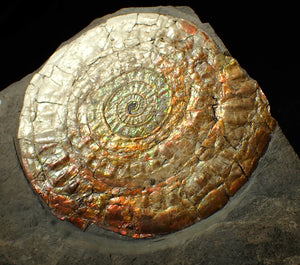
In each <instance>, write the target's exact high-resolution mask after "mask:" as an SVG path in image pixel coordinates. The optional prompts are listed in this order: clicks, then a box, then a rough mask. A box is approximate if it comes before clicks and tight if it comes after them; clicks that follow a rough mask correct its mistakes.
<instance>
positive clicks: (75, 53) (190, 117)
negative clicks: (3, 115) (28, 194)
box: [18, 13, 275, 238]
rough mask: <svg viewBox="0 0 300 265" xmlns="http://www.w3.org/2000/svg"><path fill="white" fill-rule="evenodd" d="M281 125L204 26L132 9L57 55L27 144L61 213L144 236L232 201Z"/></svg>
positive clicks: (29, 99)
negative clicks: (276, 124)
mask: <svg viewBox="0 0 300 265" xmlns="http://www.w3.org/2000/svg"><path fill="white" fill-rule="evenodd" d="M274 126H275V120H274V119H273V118H272V117H271V115H270V111H269V104H268V101H267V99H266V97H265V95H264V94H263V92H262V90H261V88H260V87H259V86H258V84H257V82H256V81H255V80H253V79H251V78H250V77H249V76H248V75H247V73H246V72H245V71H244V70H243V69H242V68H241V67H240V65H239V64H238V62H237V61H236V60H235V59H234V58H232V57H231V56H228V55H225V54H224V53H222V52H221V51H219V49H218V47H217V45H216V43H215V42H214V40H213V39H212V38H211V37H210V36H209V35H208V34H207V33H206V32H204V31H203V30H202V29H201V28H199V27H198V26H197V25H195V24H193V23H192V22H190V21H187V20H185V19H182V18H175V17H172V16H169V15H161V14H155V13H130V14H126V15H121V16H116V17H112V18H110V19H108V20H107V21H106V22H104V23H102V24H100V25H97V26H95V27H93V28H91V29H89V30H87V31H85V32H84V33H83V34H81V35H80V36H78V37H77V38H75V39H73V40H72V41H71V42H69V43H67V44H65V45H64V46H62V47H61V48H59V49H58V50H57V51H56V52H55V53H54V54H53V55H52V56H51V57H50V58H49V60H48V61H47V62H46V63H45V65H44V66H43V67H42V68H41V70H40V71H39V72H37V73H36V74H35V75H34V76H33V78H32V80H31V82H30V84H29V85H28V87H27V91H26V94H25V98H24V105H23V109H22V112H21V115H20V125H19V132H18V139H19V144H20V149H21V156H22V162H23V166H24V169H25V172H26V175H27V178H28V180H29V181H30V183H31V185H32V187H33V188H34V189H35V190H36V191H37V193H38V194H40V196H41V197H42V198H43V199H44V200H45V202H46V203H47V204H48V205H49V207H50V209H51V210H52V212H53V214H54V215H56V216H57V217H58V218H60V219H62V220H68V221H70V222H72V223H73V224H75V225H77V226H79V227H80V228H82V229H85V228H86V227H87V226H88V225H89V224H90V223H94V224H97V225H98V226H100V227H103V228H105V229H108V230H112V231H114V232H118V233H120V234H122V235H127V236H130V237H133V238H142V237H151V236H154V235H157V234H166V233H170V232H174V231H177V230H180V229H182V228H184V227H187V226H189V225H191V224H193V223H195V222H196V221H197V220H201V219H203V218H206V217H208V216H209V215H211V214H212V213H214V212H215V211H217V210H219V209H220V208H222V207H223V206H224V205H225V204H226V202H227V201H228V198H229V197H230V196H232V195H234V194H235V192H236V191H237V190H238V189H239V188H240V187H241V186H242V185H243V184H244V183H245V182H246V181H247V179H248V178H249V177H250V175H251V173H252V171H253V170H254V169H255V167H256V165H257V162H258V160H259V158H260V156H261V155H262V154H263V152H264V150H265V148H266V146H267V144H268V141H269V139H270V135H271V132H272V130H273V129H274Z"/></svg>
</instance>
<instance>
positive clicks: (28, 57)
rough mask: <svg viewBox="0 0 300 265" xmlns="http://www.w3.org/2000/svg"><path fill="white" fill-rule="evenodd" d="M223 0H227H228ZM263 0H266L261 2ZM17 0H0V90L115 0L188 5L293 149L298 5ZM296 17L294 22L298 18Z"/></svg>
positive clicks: (114, 6)
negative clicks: (261, 95)
mask: <svg viewBox="0 0 300 265" xmlns="http://www.w3.org/2000/svg"><path fill="white" fill-rule="evenodd" d="M227 2H228V1H227ZM267 3H268V2H267ZM269 3H272V4H266V2H263V1H260V2H258V3H256V2H254V1H251V2H250V1H237V2H234V1H231V2H228V3H226V2H225V1H220V2H217V1H208V0H206V1H154V0H152V1H145V0H144V1H121V2H116V1H101V0H98V1H88V0H85V1H59V0H53V1H17V0H11V1H7V2H5V1H4V2H3V1H2V2H1V4H0V29H1V33H0V40H1V41H0V45H1V46H0V48H1V50H0V51H1V57H0V58H1V69H2V70H1V75H0V76H1V78H0V90H2V89H4V88H5V87H6V86H8V85H9V84H11V83H13V82H15V81H18V80H19V79H21V78H22V77H24V76H25V75H27V74H29V73H31V72H33V71H34V70H36V69H37V68H38V67H40V66H41V65H42V64H43V63H44V62H45V61H46V60H47V59H48V58H49V56H50V55H51V54H52V53H53V52H54V51H55V50H56V48H57V47H58V46H59V45H60V44H61V43H62V42H63V41H65V40H67V39H68V38H70V37H72V36H73V35H74V34H75V33H77V32H78V31H80V30H81V29H83V28H84V27H85V26H87V25H88V24H89V23H90V22H91V21H92V20H93V19H95V18H97V17H101V16H103V15H106V14H108V13H113V12H115V11H117V10H118V9H120V8H122V7H133V6H157V5H174V6H176V5H187V6H190V7H192V8H193V9H194V11H195V12H196V14H197V15H198V16H199V17H200V19H201V21H202V22H209V23H210V24H211V25H212V27H213V28H214V30H215V31H216V33H217V34H218V35H219V37H220V38H221V39H222V41H223V42H224V44H225V45H226V47H227V48H228V49H229V51H230V52H231V54H232V56H233V57H235V58H236V59H237V60H238V61H239V63H240V64H241V66H242V67H243V68H245V69H246V70H247V72H248V73H249V74H250V76H251V77H253V78H254V79H256V80H257V81H258V83H259V84H260V86H261V87H262V89H263V91H264V92H265V94H266V96H267V98H268V100H269V102H270V105H271V111H272V115H273V116H274V117H275V118H276V119H277V120H278V121H279V124H280V126H281V128H282V129H283V131H284V133H285V135H286V136H287V138H288V140H289V141H290V143H291V144H292V146H293V147H294V149H295V150H296V152H297V153H298V155H299V154H300V143H299V137H298V128H299V125H298V124H299V121H300V119H299V110H298V106H299V104H300V97H299V96H298V94H299V93H298V90H299V89H300V87H299V78H300V74H299V66H298V64H299V59H298V58H297V57H299V56H298V53H299V47H298V46H299V36H298V35H297V33H298V32H299V30H298V26H297V25H298V24H299V22H298V21H297V19H298V15H297V14H296V12H297V10H298V6H297V5H296V4H297V2H296V1H294V3H295V4H294V5H292V4H290V3H288V2H287V1H270V2H269ZM297 23H298V24H297Z"/></svg>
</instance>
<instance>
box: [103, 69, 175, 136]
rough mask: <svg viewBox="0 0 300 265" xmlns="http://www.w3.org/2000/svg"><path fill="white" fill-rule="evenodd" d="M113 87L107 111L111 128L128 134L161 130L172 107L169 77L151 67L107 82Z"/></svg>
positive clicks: (119, 132)
mask: <svg viewBox="0 0 300 265" xmlns="http://www.w3.org/2000/svg"><path fill="white" fill-rule="evenodd" d="M106 89H107V90H110V91H111V94H110V95H108V97H107V100H106V101H105V102H104V108H103V115H104V119H105V122H106V124H107V125H108V127H109V129H110V130H111V131H112V132H113V133H115V134H118V135H119V136H122V137H125V138H139V137H147V136H148V135H150V134H152V133H154V132H155V131H157V130H159V128H160V127H161V125H162V124H163V122H164V121H165V120H166V118H167V116H168V114H169V113H170V108H171V96H172V93H171V90H170V88H169V86H168V84H167V82H166V79H165V78H164V77H163V76H161V75H159V74H157V73H155V72H154V71H152V70H148V69H139V70H138V71H135V72H129V73H126V74H124V75H121V76H119V77H118V78H116V79H115V80H114V81H113V82H111V85H110V84H107V86H106Z"/></svg>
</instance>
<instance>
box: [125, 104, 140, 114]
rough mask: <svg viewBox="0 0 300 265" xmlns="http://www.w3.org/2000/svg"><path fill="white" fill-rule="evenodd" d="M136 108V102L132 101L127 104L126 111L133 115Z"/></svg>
mask: <svg viewBox="0 0 300 265" xmlns="http://www.w3.org/2000/svg"><path fill="white" fill-rule="evenodd" d="M137 109H138V102H136V101H132V102H130V103H129V104H128V105H127V112H128V114H130V115H134V111H135V110H137Z"/></svg>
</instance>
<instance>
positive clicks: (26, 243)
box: [0, 7, 300, 264]
mask: <svg viewBox="0 0 300 265" xmlns="http://www.w3.org/2000/svg"><path fill="white" fill-rule="evenodd" d="M132 11H134V12H136V11H137V9H122V10H120V11H118V12H117V13H116V15H119V14H122V13H129V12H132ZM139 11H140V12H144V11H148V12H149V11H152V12H158V13H162V14H170V15H173V16H178V17H184V18H186V19H189V20H191V21H193V22H194V23H196V24H198V25H200V24H199V23H201V22H200V20H199V19H198V18H197V16H196V15H195V14H194V12H193V11H192V10H191V9H190V8H188V7H177V8H174V7H155V8H150V9H145V8H143V9H139ZM108 17H109V16H105V17H104V18H101V19H98V20H96V21H94V22H93V23H92V24H91V25H90V27H91V26H93V24H94V23H97V24H98V23H100V22H101V23H102V21H103V19H104V20H105V19H107V18H108ZM203 25H204V26H205V27H207V28H206V30H207V31H208V32H209V34H211V35H213V36H214V38H215V41H216V42H217V43H218V45H219V47H220V48H221V49H222V50H223V51H224V52H226V51H227V50H226V48H225V47H224V45H223V44H222V42H221V41H220V40H219V39H218V38H217V36H216V35H215V33H213V30H212V29H211V28H210V27H209V25H208V24H206V23H205V24H202V27H203ZM79 34H81V33H79ZM62 45H63V44H62ZM32 75H33V74H30V75H28V76H26V77H24V78H23V79H22V80H20V81H19V82H16V83H14V84H12V85H11V86H9V87H7V88H6V89H5V90H3V91H2V92H0V102H1V103H0V124H1V125H0V150H1V152H0V209H1V211H0V225H1V230H0V264H300V229H299V226H300V203H299V202H300V161H299V158H298V157H297V155H296V154H295V152H294V151H293V148H292V147H291V146H290V145H289V143H288V141H287V139H286V138H285V136H284V135H283V133H282V131H281V129H280V128H279V126H277V128H276V129H275V131H274V133H273V135H272V139H271V141H270V144H269V146H268V149H267V150H266V153H265V155H264V156H263V157H262V158H261V159H260V161H259V164H258V167H257V169H256V170H255V171H254V173H253V174H252V177H251V179H250V180H249V181H248V183H246V184H245V185H244V186H243V187H242V188H241V189H240V190H239V191H238V192H237V193H236V194H235V195H234V196H233V197H232V198H231V199H230V201H229V202H228V203H227V204H226V206H225V207H224V208H223V209H222V210H220V211H218V212H217V213H215V214H213V215H212V216H210V217H209V218H207V219H205V220H203V221H201V222H199V223H197V224H195V225H192V226H190V227H188V228H186V229H184V230H181V231H179V232H176V233H173V234H170V235H167V236H161V237H156V238H153V239H147V240H141V239H140V240H134V239H131V238H125V237H122V236H120V235H117V234H115V233H113V232H109V231H104V230H102V229H100V228H98V227H95V226H93V225H91V226H90V227H89V228H88V229H87V230H86V231H85V232H82V231H80V230H79V229H78V228H76V227H74V226H73V225H71V224H70V223H68V222H63V221H60V220H59V219H57V218H56V217H55V216H53V215H52V214H51V212H50V211H49V209H48V207H47V206H46V205H45V203H44V202H43V201H42V200H41V199H40V197H39V196H38V195H37V194H36V193H35V192H34V191H33V190H32V188H31V187H30V185H29V183H28V182H27V179H26V177H25V175H24V173H23V171H22V168H21V166H20V161H19V159H20V158H19V156H18V152H17V150H18V148H17V141H16V134H17V129H18V119H19V114H20V111H21V108H22V104H23V96H24V93H25V89H26V87H27V85H28V83H29V81H30V79H31V77H32Z"/></svg>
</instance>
